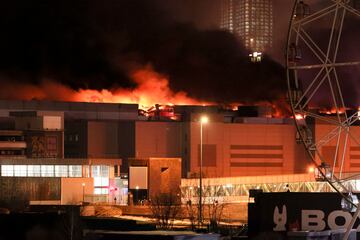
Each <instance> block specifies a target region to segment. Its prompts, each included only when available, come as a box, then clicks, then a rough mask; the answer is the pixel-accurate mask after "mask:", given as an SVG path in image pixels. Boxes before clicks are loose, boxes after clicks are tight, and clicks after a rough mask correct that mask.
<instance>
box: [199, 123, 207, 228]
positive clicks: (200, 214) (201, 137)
mask: <svg viewBox="0 0 360 240" xmlns="http://www.w3.org/2000/svg"><path fill="white" fill-rule="evenodd" d="M208 122H209V118H208V117H206V116H202V117H201V118H200V174H199V181H200V184H199V185H200V189H199V224H202V221H203V219H202V215H203V214H202V195H203V192H202V165H203V125H204V124H206V123H208Z"/></svg>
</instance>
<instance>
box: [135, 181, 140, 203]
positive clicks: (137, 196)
mask: <svg viewBox="0 0 360 240" xmlns="http://www.w3.org/2000/svg"><path fill="white" fill-rule="evenodd" d="M135 189H136V205H137V204H138V202H139V186H136V187H135Z"/></svg>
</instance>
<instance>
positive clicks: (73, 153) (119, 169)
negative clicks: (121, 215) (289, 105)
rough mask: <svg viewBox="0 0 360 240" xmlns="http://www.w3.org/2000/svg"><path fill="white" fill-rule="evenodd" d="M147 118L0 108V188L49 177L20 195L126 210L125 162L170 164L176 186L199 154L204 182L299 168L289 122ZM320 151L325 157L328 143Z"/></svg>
mask: <svg viewBox="0 0 360 240" xmlns="http://www.w3.org/2000/svg"><path fill="white" fill-rule="evenodd" d="M161 111H164V113H162V112H161ZM149 112H150V113H149V114H148V115H144V114H139V111H138V105H137V104H105V103H81V102H55V101H36V100H32V101H15V100H13V101H9V100H2V101H0V114H1V117H0V122H1V124H0V139H1V141H0V173H1V177H0V180H1V181H3V183H4V184H5V185H4V186H11V184H10V179H16V181H17V184H19V186H21V187H20V188H19V189H24V188H27V187H29V186H30V185H31V184H33V185H31V186H35V185H39V186H43V187H44V188H46V186H47V185H42V183H41V181H43V179H45V178H46V179H51V180H49V181H53V182H51V184H52V185H51V186H52V187H51V189H52V191H55V192H51V191H50V192H49V191H47V192H46V191H45V192H46V194H45V192H42V193H40V192H36V191H37V190H36V191H35V190H34V191H35V192H33V193H32V195H31V194H30V195H28V196H27V197H29V198H30V199H31V200H33V201H40V200H41V201H42V200H47V201H50V200H53V201H57V202H59V203H63V204H65V203H68V202H69V201H70V199H75V200H74V201H81V200H85V201H111V199H114V198H116V199H118V203H125V202H126V199H127V191H128V175H129V172H128V170H129V159H135V160H130V161H133V162H134V161H135V162H136V159H164V160H163V165H164V166H165V167H164V169H165V168H166V167H169V166H167V165H166V164H165V162H166V159H178V160H179V161H178V160H176V161H178V162H177V164H179V166H180V165H181V167H176V168H175V170H171V171H180V172H181V174H180V172H179V176H180V175H181V176H182V178H198V175H199V170H200V169H199V167H200V166H199V162H200V148H202V150H203V151H202V161H203V168H202V169H203V177H205V178H224V177H248V176H264V175H265V176H266V175H269V176H270V175H283V174H288V175H289V174H296V173H304V172H307V170H308V165H309V161H308V159H307V154H306V151H305V150H304V148H303V146H302V145H301V144H299V143H297V142H296V127H295V125H294V123H293V119H290V118H286V117H282V118H276V117H273V115H271V114H272V113H273V110H271V107H254V106H241V107H239V108H238V109H237V110H226V109H224V108H222V107H219V106H176V105H175V106H166V107H160V106H157V107H155V108H153V109H150V111H149ZM204 114H206V116H207V117H208V119H209V122H208V123H206V124H204V125H203V126H202V127H203V128H202V135H200V122H199V119H200V117H201V116H202V115H204ZM174 116H175V117H176V118H174ZM314 127H315V128H316V129H317V130H316V131H318V132H321V131H322V129H323V128H324V127H326V126H324V125H323V124H318V123H315V124H314ZM354 128H357V126H354ZM315 137H316V136H315ZM201 138H202V139H201ZM329 144H330V143H329ZM323 151H325V152H326V151H333V148H331V144H330V145H329V146H324V147H323ZM349 151H350V153H349V154H350V155H351V156H352V157H350V158H349V160H346V161H345V168H344V169H345V170H346V171H353V170H354V171H355V170H357V167H358V163H357V160H356V157H354V156H357V155H356V154H355V153H356V151H357V148H353V147H352V146H349ZM164 161H165V162H164ZM159 163H160V162H159ZM144 166H145V167H146V166H147V165H146V164H145V165H144ZM149 166H150V165H149ZM159 166H160V165H159ZM154 173H156V174H161V172H156V171H155V172H154ZM174 174H175V173H174ZM171 175H173V174H171ZM175 175H176V174H175ZM159 177H160V175H159ZM152 178H157V177H156V176H155V175H152ZM24 179H29V181H30V182H31V183H29V181H24ZM150 180H151V179H150ZM38 181H39V182H38ZM177 181H178V180H177ZM26 184H30V185H26ZM44 184H45V183H44ZM83 184H84V185H83ZM75 185H76V186H75ZM150 185H151V184H150ZM150 185H149V186H150ZM83 186H84V188H83ZM6 189H7V190H6ZM35 189H36V188H35ZM71 189H74V190H71ZM79 189H83V190H84V194H82V191H79ZM39 191H40V190H39ZM9 192H10V187H9V188H6V187H4V188H2V190H1V193H0V194H1V196H2V197H4V196H6V195H7V194H9ZM44 194H45V195H44ZM73 194H75V195H76V196H75V195H74V197H72V195H73ZM10 195H11V194H10ZM10 195H9V196H10ZM24 197H25V196H24Z"/></svg>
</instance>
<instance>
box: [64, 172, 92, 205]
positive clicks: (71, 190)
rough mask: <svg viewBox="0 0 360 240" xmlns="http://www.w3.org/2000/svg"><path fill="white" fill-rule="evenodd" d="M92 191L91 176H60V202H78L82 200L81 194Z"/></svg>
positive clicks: (65, 203)
mask: <svg viewBox="0 0 360 240" xmlns="http://www.w3.org/2000/svg"><path fill="white" fill-rule="evenodd" d="M83 183H84V184H85V186H83ZM83 190H84V192H83ZM93 193H94V179H93V178H61V204H64V205H67V204H79V203H80V202H82V201H83V194H84V196H85V195H88V194H93Z"/></svg>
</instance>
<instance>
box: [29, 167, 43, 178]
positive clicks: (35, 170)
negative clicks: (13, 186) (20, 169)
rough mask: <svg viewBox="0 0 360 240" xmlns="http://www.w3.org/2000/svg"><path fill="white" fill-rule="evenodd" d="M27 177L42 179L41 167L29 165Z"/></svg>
mask: <svg viewBox="0 0 360 240" xmlns="http://www.w3.org/2000/svg"><path fill="white" fill-rule="evenodd" d="M27 175H28V177H40V176H41V170H40V165H28V166H27Z"/></svg>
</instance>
